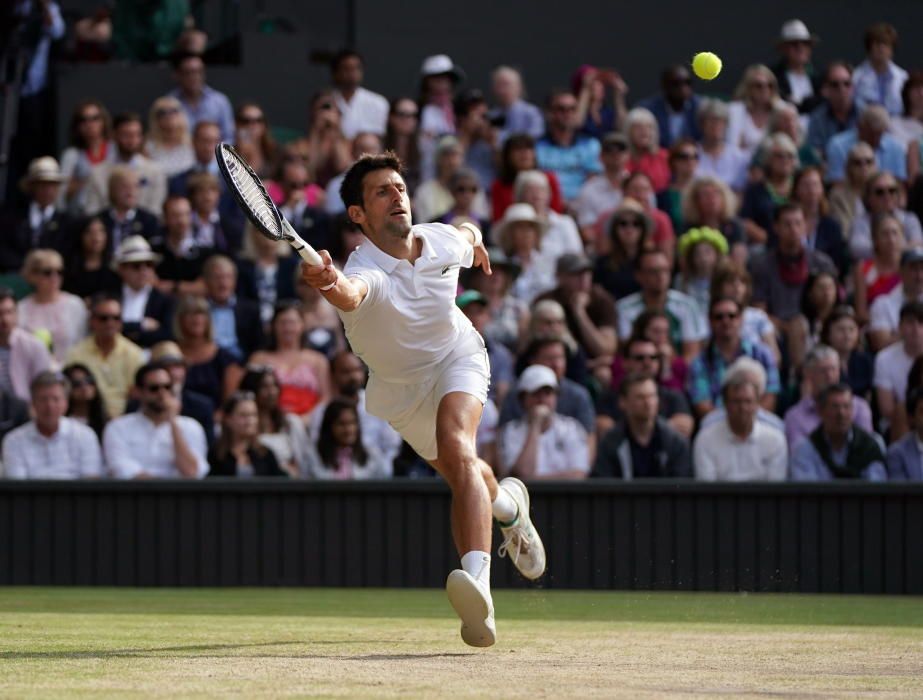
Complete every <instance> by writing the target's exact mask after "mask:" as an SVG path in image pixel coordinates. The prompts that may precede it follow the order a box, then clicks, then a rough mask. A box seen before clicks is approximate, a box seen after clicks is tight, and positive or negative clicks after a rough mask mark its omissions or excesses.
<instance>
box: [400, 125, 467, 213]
mask: <svg viewBox="0 0 923 700" xmlns="http://www.w3.org/2000/svg"><path fill="white" fill-rule="evenodd" d="M464 157H465V153H464V150H463V149H462V147H461V144H460V143H459V142H458V139H456V138H455V137H454V136H443V137H442V138H441V139H439V142H438V144H437V145H436V151H435V159H436V160H435V163H436V176H435V177H434V178H432V179H428V180H425V181H423V182H421V183H420V185H419V186H418V187H417V189H416V191H415V192H414V193H413V211H414V220H416V221H422V222H429V221H433V220H435V218H436V217H437V216H439V215H440V214H442V212H444V211H448V210H449V209H450V208H451V207H452V191H451V190H450V189H449V180H450V179H451V177H452V174H453V173H454V172H455V171H456V170H458V169H459V168H460V167H461V166H462V163H463V162H464Z"/></svg>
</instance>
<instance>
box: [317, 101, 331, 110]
mask: <svg viewBox="0 0 923 700" xmlns="http://www.w3.org/2000/svg"><path fill="white" fill-rule="evenodd" d="M317 108H318V109H333V102H321V103H320V104H319V105H317Z"/></svg>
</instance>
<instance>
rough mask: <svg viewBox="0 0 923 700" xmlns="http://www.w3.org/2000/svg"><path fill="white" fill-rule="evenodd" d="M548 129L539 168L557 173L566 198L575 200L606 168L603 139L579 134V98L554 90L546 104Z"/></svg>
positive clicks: (540, 145) (540, 148)
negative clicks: (602, 160)
mask: <svg viewBox="0 0 923 700" xmlns="http://www.w3.org/2000/svg"><path fill="white" fill-rule="evenodd" d="M546 109H547V116H546V121H547V125H548V131H547V133H546V134H545V136H543V137H542V138H541V139H540V140H539V141H538V143H536V146H535V154H536V158H537V159H538V167H539V168H541V169H542V170H550V171H551V172H553V173H554V174H555V175H556V176H557V178H558V180H559V181H560V183H561V191H562V193H563V195H564V199H565V200H566V201H571V200H572V199H574V198H575V197H576V196H577V194H578V193H579V191H580V186H581V185H582V184H583V183H584V181H585V180H586V179H587V178H588V177H589V176H590V175H593V174H595V173H598V172H601V171H602V166H601V165H600V164H599V150H600V149H599V141H598V140H597V139H595V138H593V137H591V136H584V135H581V134H579V133H578V131H577V130H578V128H579V124H577V98H576V97H574V95H573V94H572V93H570V92H569V91H567V90H560V89H558V90H554V91H552V92H551V94H550V95H549V97H548V100H547V103H546Z"/></svg>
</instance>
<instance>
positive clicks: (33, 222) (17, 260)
mask: <svg viewBox="0 0 923 700" xmlns="http://www.w3.org/2000/svg"><path fill="white" fill-rule="evenodd" d="M63 179H64V177H63V176H62V175H61V168H60V167H59V166H58V161H56V160H55V159H54V158H51V157H49V156H43V157H41V158H36V159H35V160H33V161H32V162H31V163H29V170H28V172H27V173H26V175H25V177H23V179H22V180H21V182H20V187H21V188H22V190H23V191H24V192H25V193H26V195H27V197H28V200H29V203H28V206H27V208H26V211H25V212H24V213H23V214H24V215H23V216H21V217H14V218H13V219H12V220H11V221H6V222H4V223H3V227H4V229H5V230H4V232H3V236H2V237H0V272H19V271H20V269H22V264H23V261H24V260H25V258H26V255H27V254H28V253H29V251H30V250H33V249H35V248H53V249H55V250H59V251H66V250H67V248H68V247H69V244H70V241H69V239H70V237H71V236H72V235H73V234H72V231H71V229H72V227H73V226H74V220H73V218H72V217H71V216H70V214H68V213H67V211H66V210H65V209H64V208H63V207H61V206H59V205H58V203H57V202H58V193H59V192H60V191H61V183H62V181H63Z"/></svg>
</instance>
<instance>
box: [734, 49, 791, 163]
mask: <svg viewBox="0 0 923 700" xmlns="http://www.w3.org/2000/svg"><path fill="white" fill-rule="evenodd" d="M777 99H779V83H778V81H777V80H776V76H775V74H774V73H773V72H772V71H771V70H769V68H767V67H766V66H764V65H761V64H754V65H751V66H749V67H748V68H747V70H746V71H744V75H743V78H742V79H741V81H740V82H739V83H738V84H737V87H736V89H735V90H734V101H733V102H731V104H730V105H729V113H728V142H729V143H731V144H732V145H734V146H737V147H738V148H740V149H742V150H743V151H744V152H745V153H747V154H748V155H752V154H753V153H754V151H756V149H757V147H758V146H759V145H760V142H761V141H762V140H763V137H764V136H766V133H767V130H768V128H769V116H770V115H771V114H772V108H773V105H774V103H775V101H776V100H777Z"/></svg>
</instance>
